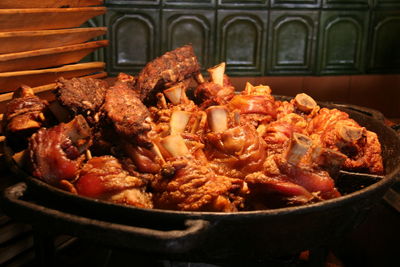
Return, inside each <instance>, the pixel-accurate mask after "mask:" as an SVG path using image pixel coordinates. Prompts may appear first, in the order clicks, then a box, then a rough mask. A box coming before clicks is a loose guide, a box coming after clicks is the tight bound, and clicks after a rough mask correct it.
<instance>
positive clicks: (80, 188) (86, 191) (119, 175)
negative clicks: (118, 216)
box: [75, 156, 153, 208]
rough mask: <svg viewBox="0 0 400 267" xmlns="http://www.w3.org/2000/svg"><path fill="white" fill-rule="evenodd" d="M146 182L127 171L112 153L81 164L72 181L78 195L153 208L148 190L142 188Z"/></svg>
mask: <svg viewBox="0 0 400 267" xmlns="http://www.w3.org/2000/svg"><path fill="white" fill-rule="evenodd" d="M145 186H146V184H145V182H144V181H143V180H142V179H140V178H138V177H134V176H131V175H129V173H128V172H127V171H126V170H124V169H123V167H122V165H121V163H120V162H119V161H118V159H116V158H114V157H112V156H101V157H94V158H91V159H90V160H89V161H88V162H87V163H86V164H85V165H84V166H83V167H82V169H81V171H80V173H79V178H78V180H77V181H76V183H75V187H76V190H77V192H78V194H79V195H83V196H87V197H92V198H97V199H102V200H106V201H111V202H114V203H120V204H127V205H132V206H136V207H143V208H152V207H153V205H152V202H151V194H149V193H146V192H145Z"/></svg>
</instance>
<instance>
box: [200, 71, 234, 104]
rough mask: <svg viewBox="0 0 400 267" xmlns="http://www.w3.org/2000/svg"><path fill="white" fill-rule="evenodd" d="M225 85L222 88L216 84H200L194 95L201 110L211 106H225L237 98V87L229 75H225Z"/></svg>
mask: <svg viewBox="0 0 400 267" xmlns="http://www.w3.org/2000/svg"><path fill="white" fill-rule="evenodd" d="M223 82H224V85H223V86H221V85H219V84H216V83H214V82H204V83H201V84H199V85H198V86H197V87H196V89H195V91H194V95H195V97H196V99H197V101H198V102H199V103H201V104H200V107H201V108H207V107H209V106H211V105H225V104H227V103H228V102H229V100H231V99H232V98H233V97H234V96H235V87H233V86H232V84H231V82H230V81H229V78H228V76H227V75H224V80H223Z"/></svg>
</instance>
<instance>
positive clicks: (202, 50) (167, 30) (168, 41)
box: [161, 9, 215, 69]
mask: <svg viewBox="0 0 400 267" xmlns="http://www.w3.org/2000/svg"><path fill="white" fill-rule="evenodd" d="M161 32H162V49H161V50H162V52H166V51H170V50H172V49H175V48H177V47H180V46H182V45H185V44H189V43H190V44H192V45H193V48H194V51H195V53H196V55H197V57H198V58H199V61H200V64H201V66H202V68H203V69H205V68H208V67H210V66H211V65H212V64H213V63H214V62H213V58H214V57H213V55H214V36H215V11H214V10H199V9H196V10H189V9H185V10H182V9H166V10H164V11H163V12H162V30H161Z"/></svg>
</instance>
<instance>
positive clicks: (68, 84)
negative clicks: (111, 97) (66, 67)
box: [56, 78, 108, 124]
mask: <svg viewBox="0 0 400 267" xmlns="http://www.w3.org/2000/svg"><path fill="white" fill-rule="evenodd" d="M107 88H108V84H107V83H106V82H105V81H103V80H99V79H92V78H72V79H70V80H66V79H64V78H60V79H59V81H58V83H57V88H56V96H57V99H58V101H59V102H60V103H61V105H62V106H64V107H66V108H67V109H68V110H70V111H72V114H73V115H75V114H82V115H84V116H85V117H86V118H87V120H88V121H89V122H90V123H91V124H94V123H95V122H97V119H96V118H95V117H94V116H95V114H96V113H97V112H98V111H99V109H100V107H101V105H102V104H103V102H104V97H105V94H106V91H107Z"/></svg>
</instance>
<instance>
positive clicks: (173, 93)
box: [164, 84, 183, 105]
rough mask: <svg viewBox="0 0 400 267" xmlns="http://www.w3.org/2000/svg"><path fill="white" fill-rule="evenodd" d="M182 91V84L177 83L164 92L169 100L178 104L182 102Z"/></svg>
mask: <svg viewBox="0 0 400 267" xmlns="http://www.w3.org/2000/svg"><path fill="white" fill-rule="evenodd" d="M182 91H183V88H182V85H181V84H177V85H175V86H172V87H170V88H168V89H165V90H164V94H165V96H166V97H167V98H168V99H169V101H171V103H172V104H174V105H178V104H180V103H181V97H182Z"/></svg>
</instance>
